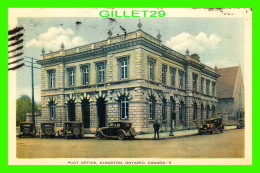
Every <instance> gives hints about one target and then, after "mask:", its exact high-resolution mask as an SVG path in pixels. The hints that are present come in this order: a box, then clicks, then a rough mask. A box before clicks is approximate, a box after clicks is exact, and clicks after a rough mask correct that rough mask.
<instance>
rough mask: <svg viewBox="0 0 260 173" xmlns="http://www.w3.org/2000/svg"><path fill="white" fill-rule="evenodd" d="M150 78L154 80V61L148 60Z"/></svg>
mask: <svg viewBox="0 0 260 173" xmlns="http://www.w3.org/2000/svg"><path fill="white" fill-rule="evenodd" d="M148 73H149V79H150V80H154V61H151V60H150V61H148Z"/></svg>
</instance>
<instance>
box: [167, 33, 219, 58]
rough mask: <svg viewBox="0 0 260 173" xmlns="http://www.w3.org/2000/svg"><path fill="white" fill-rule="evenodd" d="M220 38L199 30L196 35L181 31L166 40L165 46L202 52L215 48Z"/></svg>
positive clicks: (180, 50) (183, 50) (181, 50)
mask: <svg viewBox="0 0 260 173" xmlns="http://www.w3.org/2000/svg"><path fill="white" fill-rule="evenodd" d="M220 43H221V38H220V37H219V36H217V35H215V34H210V35H208V34H206V33H204V32H200V33H199V34H198V35H191V34H189V33H186V32H183V33H181V34H179V35H177V36H174V37H172V38H171V39H170V40H167V41H166V46H168V47H170V48H172V49H173V50H176V51H179V52H182V53H184V52H185V51H186V50H187V49H189V51H190V52H191V53H198V54H200V53H203V52H205V51H207V50H213V49H217V48H218V46H219V44H220Z"/></svg>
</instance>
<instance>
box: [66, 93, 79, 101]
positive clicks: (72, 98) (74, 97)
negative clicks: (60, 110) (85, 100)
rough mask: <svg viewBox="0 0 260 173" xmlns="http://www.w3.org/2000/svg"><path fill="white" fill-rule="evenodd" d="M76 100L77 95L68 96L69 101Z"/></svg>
mask: <svg viewBox="0 0 260 173" xmlns="http://www.w3.org/2000/svg"><path fill="white" fill-rule="evenodd" d="M76 99H77V95H76V94H68V95H67V101H69V100H73V101H74V102H75V101H76Z"/></svg>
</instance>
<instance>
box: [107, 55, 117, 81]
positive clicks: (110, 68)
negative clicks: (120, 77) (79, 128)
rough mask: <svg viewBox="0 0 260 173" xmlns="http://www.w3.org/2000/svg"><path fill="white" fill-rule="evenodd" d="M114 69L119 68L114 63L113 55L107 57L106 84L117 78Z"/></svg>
mask: <svg viewBox="0 0 260 173" xmlns="http://www.w3.org/2000/svg"><path fill="white" fill-rule="evenodd" d="M114 68H117V66H116V65H115V64H114V63H113V55H107V62H106V82H112V81H113V78H114V77H115V76H116V74H113V71H114Z"/></svg>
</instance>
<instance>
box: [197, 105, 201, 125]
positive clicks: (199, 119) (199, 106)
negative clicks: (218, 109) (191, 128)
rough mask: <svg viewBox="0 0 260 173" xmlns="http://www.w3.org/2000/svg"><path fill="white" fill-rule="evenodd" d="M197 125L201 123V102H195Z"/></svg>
mask: <svg viewBox="0 0 260 173" xmlns="http://www.w3.org/2000/svg"><path fill="white" fill-rule="evenodd" d="M196 121H197V126H200V125H201V104H198V103H197V120H196Z"/></svg>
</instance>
